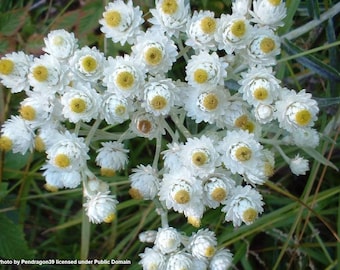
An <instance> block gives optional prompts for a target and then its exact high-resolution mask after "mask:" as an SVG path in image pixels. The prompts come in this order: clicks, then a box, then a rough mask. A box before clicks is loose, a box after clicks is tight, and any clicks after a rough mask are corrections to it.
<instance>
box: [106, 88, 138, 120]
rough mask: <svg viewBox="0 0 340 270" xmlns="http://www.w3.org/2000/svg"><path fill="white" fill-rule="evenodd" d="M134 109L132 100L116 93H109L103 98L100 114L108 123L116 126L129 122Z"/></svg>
mask: <svg viewBox="0 0 340 270" xmlns="http://www.w3.org/2000/svg"><path fill="white" fill-rule="evenodd" d="M134 109H135V108H134V106H133V105H132V102H131V100H130V99H128V98H124V97H122V96H120V95H117V94H115V93H107V94H106V95H105V96H103V106H101V111H100V113H101V116H102V117H103V118H104V119H105V121H106V123H108V124H110V125H116V124H121V123H123V122H124V121H126V120H128V119H129V117H130V115H131V113H132V112H133V111H134Z"/></svg>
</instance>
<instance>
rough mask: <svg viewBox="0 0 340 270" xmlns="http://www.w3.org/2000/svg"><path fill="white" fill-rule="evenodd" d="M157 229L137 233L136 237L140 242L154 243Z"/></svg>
mask: <svg viewBox="0 0 340 270" xmlns="http://www.w3.org/2000/svg"><path fill="white" fill-rule="evenodd" d="M156 236H157V231H154V230H148V231H144V232H141V233H140V234H138V239H139V241H140V242H142V243H154V242H155V240H156Z"/></svg>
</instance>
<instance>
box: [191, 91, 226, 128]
mask: <svg viewBox="0 0 340 270" xmlns="http://www.w3.org/2000/svg"><path fill="white" fill-rule="evenodd" d="M185 94H186V96H185V99H184V101H185V102H184V108H185V110H186V111H187V115H188V116H189V117H190V118H192V119H194V120H195V122H196V123H200V122H203V121H204V122H207V123H209V124H213V123H215V122H217V121H218V120H220V118H221V117H222V116H223V115H224V114H225V113H226V111H227V110H228V106H229V101H228V97H229V96H230V94H229V91H228V89H226V88H224V87H223V86H217V87H207V88H203V89H199V88H192V87H189V88H188V89H187V92H186V93H185Z"/></svg>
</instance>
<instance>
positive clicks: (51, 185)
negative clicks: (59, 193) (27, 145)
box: [41, 164, 82, 191]
mask: <svg viewBox="0 0 340 270" xmlns="http://www.w3.org/2000/svg"><path fill="white" fill-rule="evenodd" d="M41 169H42V170H45V171H44V172H43V176H44V177H45V181H46V185H45V188H46V189H47V190H49V191H56V190H58V189H59V188H76V187H78V186H79V184H80V183H81V180H82V175H81V173H80V171H79V170H76V169H75V170H68V171H65V170H63V169H61V168H57V167H55V166H53V165H51V164H46V165H44V166H43V167H42V168H41Z"/></svg>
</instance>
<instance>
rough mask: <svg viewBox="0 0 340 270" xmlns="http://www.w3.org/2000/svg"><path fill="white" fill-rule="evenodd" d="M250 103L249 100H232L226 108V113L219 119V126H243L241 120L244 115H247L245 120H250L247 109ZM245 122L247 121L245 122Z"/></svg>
mask: <svg viewBox="0 0 340 270" xmlns="http://www.w3.org/2000/svg"><path fill="white" fill-rule="evenodd" d="M247 107H249V106H248V104H247V102H245V101H243V100H235V101H230V102H229V103H228V107H227V108H226V111H225V113H224V114H223V116H222V117H221V118H220V119H218V121H217V123H216V124H217V126H218V127H220V128H226V127H227V128H231V129H233V128H235V127H238V128H242V127H241V124H239V123H238V122H239V120H240V119H241V118H242V117H243V118H244V117H245V116H246V117H247V118H246V119H242V121H243V120H248V118H249V117H248V114H249V113H248V110H247ZM244 123H245V122H244Z"/></svg>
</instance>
